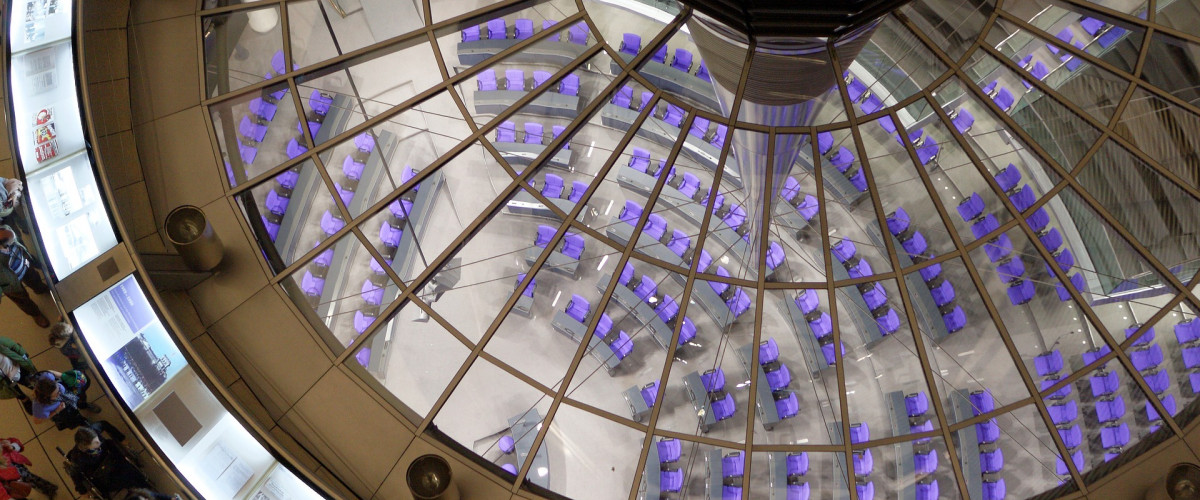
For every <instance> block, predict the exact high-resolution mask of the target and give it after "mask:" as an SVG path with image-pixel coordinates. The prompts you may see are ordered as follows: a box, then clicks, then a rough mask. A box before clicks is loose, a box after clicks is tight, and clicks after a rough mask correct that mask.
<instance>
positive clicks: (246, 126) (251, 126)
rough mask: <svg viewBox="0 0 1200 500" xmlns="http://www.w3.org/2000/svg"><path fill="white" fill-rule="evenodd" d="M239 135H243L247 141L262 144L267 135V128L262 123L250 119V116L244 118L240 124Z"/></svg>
mask: <svg viewBox="0 0 1200 500" xmlns="http://www.w3.org/2000/svg"><path fill="white" fill-rule="evenodd" d="M238 133H239V134H242V137H245V138H246V139H247V140H250V141H254V142H262V140H263V138H264V137H266V135H267V126H266V125H263V124H261V123H255V122H254V120H251V119H250V116H249V115H244V116H242V121H241V123H240V124H238Z"/></svg>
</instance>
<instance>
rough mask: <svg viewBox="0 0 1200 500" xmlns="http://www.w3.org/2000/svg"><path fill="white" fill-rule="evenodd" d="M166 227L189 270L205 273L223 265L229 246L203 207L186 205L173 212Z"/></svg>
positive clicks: (170, 238)
mask: <svg viewBox="0 0 1200 500" xmlns="http://www.w3.org/2000/svg"><path fill="white" fill-rule="evenodd" d="M166 226H167V239H168V240H170V241H171V244H172V245H175V249H176V250H178V251H179V256H180V257H183V262H184V263H185V264H187V266H188V269H191V270H193V271H198V272H205V271H211V270H213V269H214V268H216V267H217V266H218V265H220V264H221V258H222V257H224V255H225V245H223V244H221V238H219V237H217V233H215V232H213V228H212V224H209V223H208V217H205V216H204V211H202V210H200V208H199V207H195V206H192V205H183V206H181V207H178V208H176V209H175V210H172V211H171V213H169V214H167V222H166Z"/></svg>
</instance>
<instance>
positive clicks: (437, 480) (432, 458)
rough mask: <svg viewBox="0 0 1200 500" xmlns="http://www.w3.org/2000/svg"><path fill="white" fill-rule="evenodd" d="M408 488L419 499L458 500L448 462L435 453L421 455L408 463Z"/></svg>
mask: <svg viewBox="0 0 1200 500" xmlns="http://www.w3.org/2000/svg"><path fill="white" fill-rule="evenodd" d="M405 476H406V479H407V480H408V490H409V491H410V492H412V495H413V498H417V499H419V500H434V499H438V500H458V488H457V487H456V486H455V485H454V481H453V477H451V476H452V475H451V473H450V464H449V463H448V462H446V459H444V458H442V457H439V456H437V455H432V454H431V455H422V456H420V457H417V459H416V460H413V461H412V463H411V464H409V465H408V473H407V474H405Z"/></svg>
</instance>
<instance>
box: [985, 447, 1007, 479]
mask: <svg viewBox="0 0 1200 500" xmlns="http://www.w3.org/2000/svg"><path fill="white" fill-rule="evenodd" d="M979 468H980V469H981V470H982V472H983V473H984V474H995V473H997V472H1000V469H1003V468H1004V451H1003V450H1001V449H1000V448H996V449H994V450H992V451H985V452H980V453H979Z"/></svg>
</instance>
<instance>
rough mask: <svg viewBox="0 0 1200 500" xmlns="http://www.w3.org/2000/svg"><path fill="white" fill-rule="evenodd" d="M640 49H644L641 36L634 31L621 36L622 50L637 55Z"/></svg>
mask: <svg viewBox="0 0 1200 500" xmlns="http://www.w3.org/2000/svg"><path fill="white" fill-rule="evenodd" d="M640 50H642V37H641V36H638V35H635V34H633V33H625V34H624V35H622V36H621V49H620V51H621V52H623V53H626V54H629V55H637V53H638V51H640Z"/></svg>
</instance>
